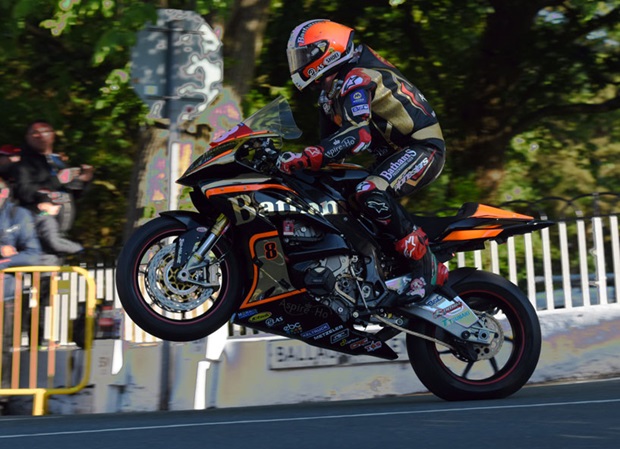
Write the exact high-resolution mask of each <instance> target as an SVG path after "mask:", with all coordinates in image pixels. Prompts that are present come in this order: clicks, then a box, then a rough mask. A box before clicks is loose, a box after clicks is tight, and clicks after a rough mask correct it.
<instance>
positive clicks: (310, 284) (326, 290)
mask: <svg viewBox="0 0 620 449" xmlns="http://www.w3.org/2000/svg"><path fill="white" fill-rule="evenodd" d="M362 272H363V264H361V263H360V261H359V259H358V258H357V256H348V255H337V256H331V257H327V258H325V259H321V260H317V261H315V262H313V263H312V265H311V266H310V267H309V268H307V269H306V271H305V274H304V279H303V282H304V286H305V288H306V290H308V292H309V293H310V294H311V295H313V296H314V297H315V298H316V299H317V301H320V302H321V303H323V304H324V305H326V306H328V307H330V308H331V309H332V310H333V311H334V312H336V313H337V314H338V315H340V317H341V318H342V319H343V321H346V320H348V319H349V317H350V315H351V313H353V311H354V310H355V305H356V303H357V301H358V299H359V298H360V295H361V297H363V298H365V299H366V297H368V296H369V292H371V291H372V289H371V288H370V287H366V286H364V285H363V283H362V281H360V280H359V279H360V278H362V277H363V276H362Z"/></svg>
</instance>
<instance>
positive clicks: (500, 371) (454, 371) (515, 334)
mask: <svg viewBox="0 0 620 449" xmlns="http://www.w3.org/2000/svg"><path fill="white" fill-rule="evenodd" d="M459 296H460V297H461V298H462V299H463V300H464V301H465V302H467V303H468V305H469V306H470V307H471V308H472V310H473V311H474V312H475V313H476V314H477V315H478V316H479V317H480V318H481V319H482V320H484V321H485V322H486V324H487V326H488V327H490V328H491V329H493V330H495V331H496V336H495V337H494V338H493V340H492V342H491V344H490V345H488V346H486V345H472V346H473V349H474V351H475V352H476V354H477V358H476V359H475V360H472V359H471V357H469V358H466V357H464V356H463V355H462V354H459V353H458V352H456V351H453V350H447V349H446V348H445V346H441V345H438V344H436V345H435V354H436V356H437V359H438V361H439V364H440V366H441V367H442V368H443V369H444V370H445V371H446V372H447V373H449V374H450V376H452V377H454V378H455V379H457V380H458V381H459V382H462V383H467V384H471V385H489V384H494V383H497V382H499V381H501V380H502V379H504V378H506V377H507V376H509V375H510V374H511V373H512V372H513V371H514V370H515V369H516V368H517V366H519V361H520V360H521V358H522V357H523V353H524V345H525V330H524V328H523V323H521V320H520V319H519V316H518V314H517V312H516V311H515V309H514V308H513V307H512V305H511V304H510V303H508V302H507V301H505V300H504V299H503V298H502V297H501V296H499V295H497V294H495V293H493V292H487V291H485V292H481V291H472V292H461V293H460V294H459Z"/></svg>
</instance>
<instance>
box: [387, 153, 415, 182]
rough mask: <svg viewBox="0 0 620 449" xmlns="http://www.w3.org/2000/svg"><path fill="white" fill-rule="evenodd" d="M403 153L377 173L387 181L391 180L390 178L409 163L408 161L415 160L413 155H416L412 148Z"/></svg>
mask: <svg viewBox="0 0 620 449" xmlns="http://www.w3.org/2000/svg"><path fill="white" fill-rule="evenodd" d="M404 153H405V154H403V155H402V156H401V157H400V158H398V159H397V160H396V161H394V162H390V166H389V167H388V168H387V169H385V170H383V171H382V172H381V173H379V175H380V176H381V177H382V178H385V179H387V180H388V181H391V180H392V178H394V176H395V175H397V174H398V172H399V171H400V170H401V169H402V168H403V167H404V166H405V165H407V164H409V163H410V162H413V161H414V160H415V157H416V156H417V155H418V154H417V153H416V152H415V151H414V150H411V149H407V150H405V151H404Z"/></svg>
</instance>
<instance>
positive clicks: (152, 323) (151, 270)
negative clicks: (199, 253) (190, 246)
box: [116, 216, 243, 341]
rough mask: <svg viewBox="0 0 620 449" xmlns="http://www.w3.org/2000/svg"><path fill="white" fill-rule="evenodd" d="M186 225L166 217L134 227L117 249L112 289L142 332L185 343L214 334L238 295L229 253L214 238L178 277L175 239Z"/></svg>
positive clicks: (237, 280)
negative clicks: (201, 260)
mask: <svg viewBox="0 0 620 449" xmlns="http://www.w3.org/2000/svg"><path fill="white" fill-rule="evenodd" d="M186 231H187V228H186V226H185V225H184V224H182V223H181V222H179V221H177V220H175V219H173V218H171V217H167V216H161V217H158V218H155V219H153V220H151V221H149V222H148V223H146V224H145V225H144V226H142V227H141V228H139V229H138V230H137V231H136V232H135V233H134V235H133V236H132V237H131V238H130V239H129V241H128V242H127V244H126V245H125V246H124V247H123V250H122V251H121V254H120V256H119V259H118V264H117V270H116V287H117V290H118V295H119V298H120V300H121V303H122V304H123V308H124V309H125V311H126V312H127V314H128V315H129V317H130V318H131V319H132V320H133V321H134V322H135V323H136V324H137V325H138V326H139V327H140V328H142V329H143V330H144V331H146V332H148V333H149V334H151V335H154V336H155V337H158V338H161V339H164V340H170V341H191V340H198V339H200V338H202V337H206V336H207V335H209V334H211V333H213V332H215V331H216V330H217V329H219V328H220V327H221V326H223V325H224V324H225V323H226V322H227V321H228V320H229V319H230V317H231V316H232V314H233V313H234V312H235V311H236V309H237V307H238V305H239V303H240V301H241V299H242V289H243V287H242V280H243V277H242V274H241V272H240V269H239V267H240V264H239V263H237V260H236V256H235V254H234V253H233V252H232V251H230V250H229V249H228V248H227V247H226V246H225V245H224V244H223V241H222V240H220V241H218V243H216V244H215V246H214V247H213V248H212V250H211V252H210V253H209V254H208V255H207V256H208V260H209V261H210V262H209V263H208V265H207V266H205V267H204V268H203V269H201V270H198V271H196V272H194V273H193V274H192V278H191V279H189V280H187V281H185V282H184V281H181V280H179V279H178V277H177V273H178V271H179V269H178V268H175V267H174V257H175V248H176V239H177V238H178V237H179V236H180V235H182V234H183V233H185V232H186Z"/></svg>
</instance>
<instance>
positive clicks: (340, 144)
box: [325, 136, 355, 158]
mask: <svg viewBox="0 0 620 449" xmlns="http://www.w3.org/2000/svg"><path fill="white" fill-rule="evenodd" d="M331 144H332V147H331V148H330V149H329V150H328V151H326V152H325V156H327V157H329V158H334V157H337V156H338V155H339V154H340V153H341V152H343V151H345V150H347V149H349V148H351V147H353V146H354V145H355V138H354V137H350V136H349V137H345V138H344V139H342V140H340V139H334V140H333V141H332V142H331Z"/></svg>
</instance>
